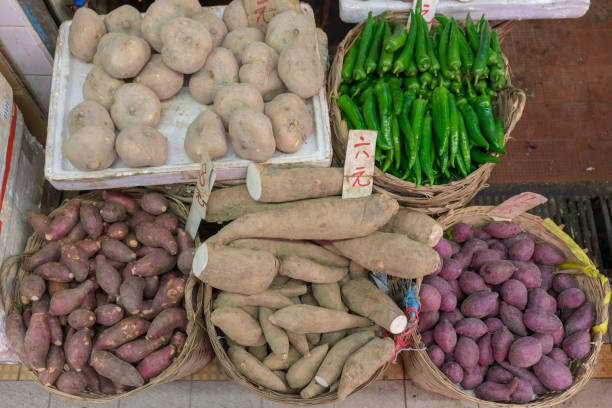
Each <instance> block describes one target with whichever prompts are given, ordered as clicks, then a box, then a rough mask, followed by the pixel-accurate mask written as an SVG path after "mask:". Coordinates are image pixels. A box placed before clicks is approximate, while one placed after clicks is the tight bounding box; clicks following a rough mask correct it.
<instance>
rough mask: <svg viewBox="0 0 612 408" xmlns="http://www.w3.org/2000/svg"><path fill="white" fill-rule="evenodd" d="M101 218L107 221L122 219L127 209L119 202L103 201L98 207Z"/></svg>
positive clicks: (112, 221)
mask: <svg viewBox="0 0 612 408" xmlns="http://www.w3.org/2000/svg"><path fill="white" fill-rule="evenodd" d="M100 215H101V216H102V219H103V220H104V221H106V222H108V223H114V222H118V221H123V220H124V219H125V217H126V215H127V210H126V209H125V207H124V206H123V204H121V203H116V202H109V201H107V202H105V203H104V205H103V206H102V208H101V209H100Z"/></svg>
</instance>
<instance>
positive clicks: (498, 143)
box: [337, 0, 506, 186]
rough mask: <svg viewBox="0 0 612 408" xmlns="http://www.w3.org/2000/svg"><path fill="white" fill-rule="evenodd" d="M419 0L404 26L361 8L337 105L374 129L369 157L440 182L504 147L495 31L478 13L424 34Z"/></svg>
mask: <svg viewBox="0 0 612 408" xmlns="http://www.w3.org/2000/svg"><path fill="white" fill-rule="evenodd" d="M420 3H421V1H420V0H419V3H418V4H417V8H416V11H413V12H412V13H411V16H410V22H411V23H410V28H409V29H408V28H407V27H406V26H404V25H401V24H395V23H394V22H393V21H387V20H386V19H385V13H383V14H382V15H381V16H379V17H378V18H376V19H375V18H374V17H372V13H370V14H369V15H368V20H367V22H366V24H365V26H364V28H363V31H362V32H361V34H360V36H359V38H357V40H356V41H355V42H354V43H353V45H352V46H351V48H350V49H349V50H348V52H347V54H346V55H345V58H344V64H343V67H342V83H341V84H340V87H339V92H338V95H339V96H338V99H337V102H338V106H339V107H340V109H341V111H342V113H343V117H344V119H345V120H346V121H347V123H348V126H349V129H372V130H376V131H378V138H377V143H376V164H377V166H378V167H379V168H380V169H381V170H382V171H383V172H388V173H391V174H393V175H394V176H396V177H399V178H401V179H402V180H410V181H412V182H414V183H415V184H416V185H417V186H419V185H422V184H425V183H427V184H430V185H435V184H446V183H448V182H449V181H452V180H458V179H461V178H464V177H466V176H467V175H468V174H469V173H471V172H472V171H474V170H475V169H476V168H477V167H478V166H479V165H480V164H481V163H485V162H494V163H497V162H498V161H499V157H497V156H494V155H492V154H491V152H494V153H499V154H504V153H505V151H504V149H503V140H504V129H503V127H502V124H501V123H500V121H499V119H498V118H496V117H495V116H494V114H493V110H492V107H491V97H492V96H496V95H497V91H499V90H501V89H502V88H503V87H504V86H505V85H506V66H505V64H504V60H503V57H502V53H501V49H500V45H499V39H498V37H497V32H496V31H495V30H491V29H490V26H489V23H488V22H487V21H486V20H485V19H484V16H483V17H482V18H481V19H480V20H479V21H478V23H477V24H474V22H473V21H472V19H471V17H470V15H469V14H468V15H467V18H466V21H465V27H461V26H459V24H458V23H457V21H455V19H454V18H451V19H447V18H446V17H442V16H436V20H438V22H439V23H440V25H438V26H437V27H436V29H435V30H432V31H434V32H433V35H430V34H429V32H428V29H427V23H426V22H425V19H424V18H423V17H422V15H421V4H420Z"/></svg>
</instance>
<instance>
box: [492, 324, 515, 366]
mask: <svg viewBox="0 0 612 408" xmlns="http://www.w3.org/2000/svg"><path fill="white" fill-rule="evenodd" d="M513 341H514V336H513V335H512V333H510V330H508V328H507V327H506V326H502V327H501V328H500V329H498V330H497V331H496V332H495V333H493V336H492V337H491V348H492V349H493V357H494V358H495V361H497V362H498V363H500V362H502V361H504V360H505V359H506V357H507V356H508V349H509V348H510V345H511V344H512V342H513Z"/></svg>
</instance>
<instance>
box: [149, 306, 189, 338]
mask: <svg viewBox="0 0 612 408" xmlns="http://www.w3.org/2000/svg"><path fill="white" fill-rule="evenodd" d="M185 325H187V313H186V312H185V309H184V308H182V307H180V308H179V307H171V308H168V309H164V310H162V311H161V312H160V313H159V314H158V315H157V316H156V317H155V319H153V321H152V322H151V326H149V330H147V336H146V337H147V339H154V338H156V337H160V336H163V335H164V334H165V333H167V332H172V331H173V330H174V329H178V328H180V327H183V326H185Z"/></svg>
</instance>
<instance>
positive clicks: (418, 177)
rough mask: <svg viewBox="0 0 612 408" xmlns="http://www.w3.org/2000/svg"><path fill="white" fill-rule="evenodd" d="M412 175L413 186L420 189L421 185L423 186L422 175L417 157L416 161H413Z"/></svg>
mask: <svg viewBox="0 0 612 408" xmlns="http://www.w3.org/2000/svg"><path fill="white" fill-rule="evenodd" d="M412 174H413V175H414V184H415V185H416V186H417V187H421V184H423V175H422V174H421V161H420V160H419V156H418V155H417V157H416V160H415V161H414V167H413V168H412Z"/></svg>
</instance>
